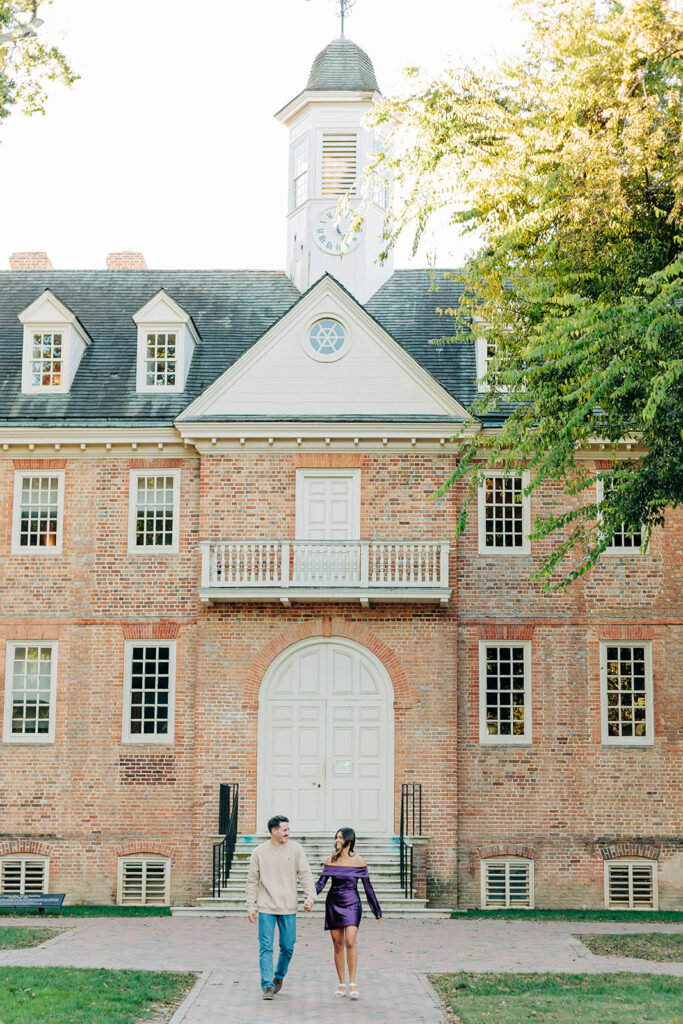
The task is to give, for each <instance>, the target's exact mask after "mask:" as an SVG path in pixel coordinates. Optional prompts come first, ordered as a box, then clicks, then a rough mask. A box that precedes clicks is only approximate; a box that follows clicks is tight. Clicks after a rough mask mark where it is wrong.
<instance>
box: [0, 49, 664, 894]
mask: <svg viewBox="0 0 683 1024" xmlns="http://www.w3.org/2000/svg"><path fill="white" fill-rule="evenodd" d="M378 95H379V90H378V87H377V83H376V81H375V77H374V71H373V69H372V64H371V62H370V60H369V58H368V57H367V56H366V55H365V54H364V53H363V51H362V50H360V49H359V48H358V47H356V46H355V45H354V44H353V43H351V42H349V41H347V40H344V39H340V40H335V41H334V42H333V43H331V44H330V45H329V46H328V47H326V48H325V50H324V51H322V53H321V54H319V55H318V57H317V58H316V61H315V62H314V64H313V68H312V70H311V76H310V78H309V81H308V83H307V86H306V88H305V89H304V90H303V91H302V93H301V94H300V95H299V96H297V97H296V98H295V99H294V100H292V101H291V102H290V103H289V104H288V105H287V106H286V107H285V108H283V110H282V111H280V113H279V115H278V116H279V118H280V120H281V121H282V122H283V123H284V124H285V125H286V126H287V127H288V128H289V131H290V139H291V147H290V166H289V172H288V173H289V213H288V253H287V273H286V274H285V273H279V272H272V273H271V272H261V271H155V270H150V269H147V267H146V265H145V262H144V260H143V259H142V257H141V256H140V255H139V254H136V253H114V254H111V255H110V257H108V259H107V269H106V270H103V271H83V272H75V271H68V272H60V271H58V270H54V269H53V268H52V266H51V264H50V262H49V260H48V259H47V257H46V256H45V255H44V254H41V253H24V254H15V256H14V257H13V258H12V269H11V271H10V272H4V273H1V274H0V351H1V353H2V361H1V363H0V565H1V567H2V568H1V575H0V595H1V601H0V607H1V619H0V631H1V633H2V641H3V642H2V643H1V644H0V693H1V694H2V708H3V724H2V742H1V743H0V889H1V890H2V891H4V892H11V891H18V890H20V891H27V892H28V891H36V890H40V889H41V888H46V889H49V890H51V891H60V892H66V893H67V894H68V898H69V899H70V900H71V901H73V902H79V901H86V902H93V903H109V902H112V901H116V900H117V899H118V900H120V901H123V902H126V901H128V902H145V901H147V902H170V903H173V904H192V903H194V902H195V901H196V900H197V899H198V898H199V897H200V896H202V895H206V893H207V891H208V888H207V887H208V884H209V879H210V872H211V853H212V836H213V834H214V833H215V831H216V828H217V816H218V793H219V786H220V784H221V783H226V782H227V783H231V784H234V783H239V785H240V793H241V802H240V808H239V831H240V833H241V834H243V835H244V834H247V835H251V834H254V833H256V832H257V831H262V830H263V828H264V824H265V820H266V818H267V817H268V816H269V815H270V814H271V813H273V812H274V811H281V810H284V811H286V812H287V813H289V815H290V817H291V819H292V822H293V827H294V830H295V831H296V832H297V833H310V834H318V833H323V832H333V831H334V830H335V829H336V828H337V827H338V826H339V825H341V824H346V823H351V824H353V825H354V826H355V827H356V828H357V830H358V831H359V833H362V834H364V835H367V836H375V837H377V836H380V837H381V836H385V837H386V836H393V835H394V834H395V833H396V831H397V829H398V827H399V820H398V815H399V803H400V793H401V787H402V785H403V784H412V783H421V784H422V787H423V808H422V812H423V832H424V833H425V834H426V835H427V836H428V837H429V841H428V844H427V845H426V848H425V849H426V853H425V860H424V870H425V873H426V885H427V892H428V895H429V897H430V899H431V900H432V901H433V903H435V904H437V905H439V904H440V905H448V906H460V907H468V906H475V905H486V906H501V905H513V906H515V905H517V906H531V905H534V904H535V905H536V906H574V907H581V906H589V907H601V906H604V905H608V906H615V907H624V908H626V907H629V906H635V907H642V908H647V907H656V906H657V905H658V906H660V907H661V908H664V909H669V908H681V907H683V839H682V838H681V832H682V830H681V720H682V714H681V713H682V711H683V681H682V670H683V638H682V634H681V610H682V609H681V604H682V595H683V586H682V584H683V557H682V551H681V548H682V544H683V528H682V527H683V524H682V523H681V517H680V515H674V514H672V515H671V516H670V517H669V518H668V520H667V523H666V526H665V528H664V529H661V530H658V531H656V532H655V533H654V535H653V537H652V539H651V543H650V545H649V548H648V549H647V551H642V550H641V547H640V538H638V537H630V536H626V535H624V536H621V537H619V536H617V537H615V543H614V546H613V548H612V549H611V550H610V551H609V552H608V553H607V554H606V555H605V556H604V558H603V560H602V564H601V565H600V566H599V567H598V568H597V569H595V570H594V571H593V572H592V573H591V574H590V575H589V576H588V577H587V578H586V579H585V580H583V581H580V582H578V583H576V584H574V585H573V586H572V587H571V589H570V590H569V592H568V593H567V594H564V595H560V596H549V595H548V594H545V593H543V592H542V591H541V589H540V588H539V587H538V586H537V585H536V584H535V583H533V582H532V580H531V574H532V572H533V569H534V566H535V565H537V564H538V562H539V561H540V559H541V558H542V556H543V554H544V545H543V543H541V542H538V543H537V542H534V543H533V544H531V543H530V542H529V539H528V532H529V528H530V523H531V518H532V517H533V516H534V515H535V514H536V513H538V512H539V511H540V510H541V509H542V507H543V505H544V503H546V502H550V501H551V500H553V497H554V495H553V493H552V491H551V489H550V488H547V489H545V490H543V491H541V492H538V493H537V492H535V493H534V495H533V497H532V498H531V499H528V498H523V500H521V501H519V500H517V499H518V497H519V494H520V493H521V485H522V483H523V481H521V480H517V479H510V478H504V477H503V476H501V475H499V474H496V473H492V474H491V475H490V478H489V479H488V481H487V486H486V487H485V488H484V489H483V490H482V492H481V494H480V501H479V505H478V509H477V514H476V515H474V516H472V517H471V519H470V523H469V526H468V528H467V531H466V532H465V534H464V535H463V536H462V537H461V538H459V539H458V540H457V541H455V540H454V530H455V522H456V518H457V515H458V511H459V510H460V508H461V507H462V500H463V494H462V493H460V492H459V491H458V489H457V488H456V489H454V490H453V491H452V492H450V493H449V494H448V495H447V496H446V497H444V498H442V499H439V500H436V499H434V498H433V493H434V491H435V489H436V488H437V487H438V486H439V485H440V484H441V483H442V482H443V480H444V479H445V478H446V477H448V475H449V474H450V473H451V472H452V470H453V468H454V465H455V456H454V443H453V441H452V438H453V437H457V436H460V435H462V434H463V433H468V434H469V433H472V432H477V431H490V430H495V429H496V427H497V425H499V421H496V419H495V418H490V419H488V420H486V419H481V418H477V417H473V416H472V415H471V414H470V412H469V411H468V410H469V408H470V406H471V404H472V402H473V400H474V399H475V397H476V394H477V381H478V379H479V378H480V377H481V374H482V373H483V370H484V366H483V362H484V358H485V353H484V351H483V350H482V346H481V345H480V344H478V343H477V342H476V339H474V341H473V343H472V344H458V345H450V346H442V347H439V346H435V345H433V344H431V342H432V341H433V340H434V339H438V338H440V337H441V336H442V335H443V334H444V333H448V326H447V324H445V323H444V320H443V318H442V317H440V316H439V315H438V313H437V311H436V307H437V306H440V307H449V306H453V305H455V303H456V302H457V298H458V296H457V285H456V284H455V283H454V282H453V281H450V280H442V278H441V276H440V275H437V281H438V285H439V292H438V293H437V294H435V293H434V292H433V291H430V282H429V279H428V278H427V276H426V275H425V274H424V272H422V271H406V270H402V271H401V270H399V271H394V270H393V269H392V266H391V262H390V261H388V262H387V263H385V264H384V265H382V266H379V265H378V264H377V263H375V255H376V253H377V252H378V251H379V244H380V243H379V239H380V233H381V225H382V220H383V217H384V201H385V197H384V196H383V195H377V196H376V197H375V199H376V201H375V202H374V203H373V204H372V205H371V208H370V210H369V212H368V216H367V218H366V221H365V224H364V227H363V230H362V231H361V232H360V233H359V234H358V235H357V236H355V237H353V238H352V239H351V240H350V241H348V240H347V243H346V246H347V248H346V253H345V255H344V257H343V259H342V258H341V257H340V255H339V251H340V248H341V245H342V243H341V237H342V236H341V233H340V230H339V229H338V226H337V225H336V223H335V204H336V202H337V197H338V196H339V195H340V194H343V193H345V192H347V191H348V190H349V188H352V187H353V183H354V181H356V180H357V179H358V175H359V171H360V169H361V167H362V166H363V164H364V162H365V161H366V159H367V155H368V153H369V152H371V151H372V149H373V146H374V147H375V148H376V145H377V140H376V139H373V137H372V136H371V135H370V133H369V131H368V130H367V129H366V128H365V127H364V125H363V123H362V117H363V115H364V114H365V113H366V112H367V110H368V109H369V108H370V107H371V106H372V104H373V103H374V102H376V100H377V98H378ZM624 454H626V452H624ZM584 457H585V459H586V460H588V462H589V463H590V464H592V465H594V467H595V468H596V470H597V469H600V468H604V462H603V461H602V460H604V459H605V452H604V451H603V450H602V449H601V448H600V446H599V445H597V444H596V446H595V448H594V449H593V450H586V452H585V453H584Z"/></svg>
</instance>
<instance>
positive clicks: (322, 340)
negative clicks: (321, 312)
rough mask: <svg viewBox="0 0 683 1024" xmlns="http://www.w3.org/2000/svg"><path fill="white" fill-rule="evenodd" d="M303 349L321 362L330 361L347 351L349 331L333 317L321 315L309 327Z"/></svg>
mask: <svg viewBox="0 0 683 1024" xmlns="http://www.w3.org/2000/svg"><path fill="white" fill-rule="evenodd" d="M304 350H305V352H306V353H307V355H309V356H311V357H312V358H313V359H317V360H319V361H320V362H321V363H331V362H333V361H334V360H335V359H341V357H342V356H345V355H346V353H347V352H348V350H349V333H348V331H347V329H346V327H345V326H344V324H342V323H340V322H339V320H336V319H334V317H331V316H324V317H321V318H320V319H319V320H316V321H315V322H314V323H312V324H311V326H310V327H309V329H308V334H307V335H306V338H305V340H304Z"/></svg>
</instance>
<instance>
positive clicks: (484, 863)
mask: <svg viewBox="0 0 683 1024" xmlns="http://www.w3.org/2000/svg"><path fill="white" fill-rule="evenodd" d="M489 864H495V865H505V906H504V907H502V906H501V905H500V904H499V903H488V902H487V897H486V875H487V869H488V866H489ZM515 864H524V865H526V867H527V868H528V871H529V875H528V877H529V902H528V903H517V902H514V903H513V902H511V901H510V866H511V865H515ZM480 866H481V871H480V873H481V907H482V910H508V909H519V910H533V909H534V862H533V860H530V859H529V858H528V857H505V856H503V857H486V858H482V860H481V861H480Z"/></svg>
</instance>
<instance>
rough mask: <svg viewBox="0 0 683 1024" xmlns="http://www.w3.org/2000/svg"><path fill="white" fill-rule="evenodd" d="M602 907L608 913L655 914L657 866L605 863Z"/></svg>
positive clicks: (644, 862)
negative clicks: (605, 908)
mask: <svg viewBox="0 0 683 1024" xmlns="http://www.w3.org/2000/svg"><path fill="white" fill-rule="evenodd" d="M605 906H606V907H607V909H608V910H657V862H656V861H649V860H644V859H643V860H625V859H619V860H611V861H607V862H606V863H605Z"/></svg>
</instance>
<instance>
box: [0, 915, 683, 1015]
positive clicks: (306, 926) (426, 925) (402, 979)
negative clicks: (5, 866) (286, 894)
mask: <svg viewBox="0 0 683 1024" xmlns="http://www.w3.org/2000/svg"><path fill="white" fill-rule="evenodd" d="M16 924H25V925H28V924H35V925H36V926H38V927H44V926H45V925H46V924H49V925H55V926H56V927H62V928H65V929H66V931H64V932H63V933H62V934H61V935H59V936H58V937H57V938H55V939H53V940H51V941H50V942H48V943H47V944H46V945H44V946H42V947H40V948H34V949H25V950H7V951H4V952H0V967H2V966H8V965H26V966H36V967H47V966H73V967H114V968H149V969H150V970H171V971H197V972H201V974H202V978H201V980H200V982H199V984H198V986H197V987H196V988H195V990H194V992H193V993H192V995H191V996H190V997H189V999H188V1001H187V1002H186V1003H185V1004H184V1006H183V1008H182V1010H181V1011H180V1012H179V1013H177V1014H176V1015H175V1016H174V1017H173V1024H264V1022H265V1021H268V1024H335V1022H336V1021H340V1022H341V1021H345V1022H346V1021H348V1018H349V1016H351V1015H356V1016H357V1017H358V1018H359V1021H362V1024H442V1021H443V1017H442V1016H441V1014H440V1011H439V1009H438V1006H437V1005H436V1003H435V1001H434V999H433V998H432V995H431V992H430V990H429V987H428V985H427V983H426V981H425V980H424V974H425V973H426V972H430V971H436V972H440V971H453V970H460V969H462V970H471V971H570V972H576V973H579V972H587V973H595V972H599V971H630V972H646V973H651V974H672V975H677V976H678V977H683V964H673V963H661V964H659V963H650V962H648V961H645V960H635V959H630V958H609V959H607V958H604V957H597V956H593V954H592V953H589V952H588V950H586V949H585V947H583V946H582V945H581V944H580V943H579V942H577V940H576V939H574V938H573V937H572V936H573V934H574V933H577V932H624V933H627V932H638V931H662V932H680V931H683V928H682V927H681V925H675V924H674V925H649V924H647V923H643V924H642V925H641V924H618V923H614V922H600V923H588V922H581V921H576V922H560V921H533V920H532V921H514V922H505V921H486V920H467V921H465V920H463V921H458V920H453V921H430V922H420V921H416V922H413V921H411V922H405V921H382V922H381V923H380V924H378V923H376V922H375V921H374V920H365V921H364V922H363V925H362V926H361V931H360V936H359V952H360V970H359V975H358V982H359V988H360V991H361V999H359V1000H358V1002H357V1003H350V1002H349V1000H348V999H335V998H334V996H333V994H332V993H333V991H334V988H335V985H336V975H335V972H334V967H333V964H332V955H331V943H330V942H329V939H328V937H327V936H326V935H324V934H323V933H322V929H321V922H320V921H317V920H316V921H311V920H310V919H305V918H302V917H300V919H299V937H298V941H297V946H296V951H295V954H294V960H293V961H292V968H291V970H290V973H289V975H288V976H287V979H286V981H285V985H284V987H283V990H282V992H281V993H280V995H278V996H277V997H276V998H275V1000H274V1001H273V1002H272V1003H264V1002H263V1001H262V1000H261V998H260V991H259V980H258V961H257V938H256V928H255V927H253V926H251V925H249V923H248V922H247V921H246V920H237V919H234V918H233V919H225V918H224V919H222V920H221V919H212V918H203V919H200V918H197V919H194V920H192V919H182V918H168V917H160V918H137V919H136V918H116V917H110V918H81V919H78V918H68V917H66V918H63V919H62V920H61V921H59V920H57V919H55V918H50V919H49V920H48V921H45V920H42V919H39V920H35V919H33V920H30V921H29V919H25V918H15V919H12V918H9V917H2V918H0V927H3V926H8V925H9V926H11V925H16Z"/></svg>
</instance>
